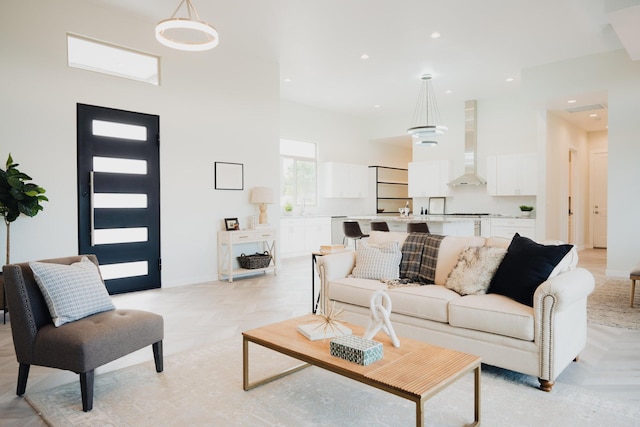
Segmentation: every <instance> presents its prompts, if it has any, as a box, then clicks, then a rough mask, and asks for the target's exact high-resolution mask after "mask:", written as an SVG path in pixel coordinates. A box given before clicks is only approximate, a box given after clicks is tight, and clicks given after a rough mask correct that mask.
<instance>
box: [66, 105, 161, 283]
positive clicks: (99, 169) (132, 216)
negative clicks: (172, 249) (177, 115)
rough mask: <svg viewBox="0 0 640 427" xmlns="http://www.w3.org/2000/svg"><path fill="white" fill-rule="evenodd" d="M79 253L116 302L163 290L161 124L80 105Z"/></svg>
mask: <svg viewBox="0 0 640 427" xmlns="http://www.w3.org/2000/svg"><path fill="white" fill-rule="evenodd" d="M77 121H78V130H77V133H78V134H77V138H78V251H79V253H80V254H87V253H93V254H96V255H97V256H98V260H99V261H100V270H101V272H102V275H103V277H104V279H105V283H106V285H107V289H108V290H109V293H110V294H116V293H122V292H131V291H138V290H144V289H152V288H159V287H160V285H161V283H160V148H159V140H160V137H159V132H160V119H159V117H158V116H154V115H149V114H142V113H134V112H130V111H122V110H114V109H111V108H104V107H95V106H91V105H84V104H78V106H77Z"/></svg>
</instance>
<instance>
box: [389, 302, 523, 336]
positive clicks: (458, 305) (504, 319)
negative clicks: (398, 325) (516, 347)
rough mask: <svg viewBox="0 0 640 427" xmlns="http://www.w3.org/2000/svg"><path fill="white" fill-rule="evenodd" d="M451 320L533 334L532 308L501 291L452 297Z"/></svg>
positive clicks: (506, 333) (462, 325)
mask: <svg viewBox="0 0 640 427" xmlns="http://www.w3.org/2000/svg"><path fill="white" fill-rule="evenodd" d="M394 308H395V307H394ZM449 324H450V325H451V326H456V327H459V328H465V329H473V330H477V331H484V332H489V333H493V334H499V335H504V336H507V337H513V338H517V339H521V340H526V341H533V338H534V318H533V309H532V308H531V307H528V306H526V305H524V304H520V303H519V302H516V301H514V300H512V299H510V298H507V297H505V296H503V295H498V294H486V295H467V296H464V297H460V298H458V299H454V300H452V301H451V302H449Z"/></svg>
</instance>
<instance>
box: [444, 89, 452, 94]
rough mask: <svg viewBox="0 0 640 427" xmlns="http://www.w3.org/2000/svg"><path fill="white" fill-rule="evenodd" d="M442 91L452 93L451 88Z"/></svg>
mask: <svg viewBox="0 0 640 427" xmlns="http://www.w3.org/2000/svg"><path fill="white" fill-rule="evenodd" d="M444 93H453V91H452V90H451V89H448V90H445V91H444Z"/></svg>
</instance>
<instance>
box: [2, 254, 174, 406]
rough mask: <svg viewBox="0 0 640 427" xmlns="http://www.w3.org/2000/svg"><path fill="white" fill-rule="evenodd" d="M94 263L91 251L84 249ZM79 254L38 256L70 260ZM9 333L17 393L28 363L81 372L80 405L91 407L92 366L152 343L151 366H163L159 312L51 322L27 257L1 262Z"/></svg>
mask: <svg viewBox="0 0 640 427" xmlns="http://www.w3.org/2000/svg"><path fill="white" fill-rule="evenodd" d="M84 256H86V257H87V258H89V259H90V260H91V261H92V262H93V263H95V264H96V265H98V259H97V257H96V256H95V255H84ZM81 258H82V256H71V257H66V258H55V259H48V260H43V261H41V262H50V263H57V264H66V265H70V264H72V263H74V262H78V261H80V260H81ZM3 277H4V282H5V291H6V295H7V302H8V305H9V310H10V319H9V320H10V323H11V333H12V335H13V346H14V348H15V351H16V358H17V360H18V363H19V364H20V367H19V372H18V387H17V390H16V393H17V394H18V396H22V395H23V394H24V393H25V390H26V387H27V377H28V376H29V368H30V367H31V365H37V366H47V367H50V368H57V369H64V370H68V371H72V372H75V373H77V374H79V375H80V390H81V394H82V410H83V411H85V412H88V411H90V410H91V409H92V408H93V380H94V370H95V369H96V368H97V367H99V366H102V365H104V364H106V363H108V362H111V361H113V360H116V359H118V358H120V357H122V356H125V355H127V354H129V353H132V352H134V351H136V350H139V349H141V348H143V347H146V346H148V345H151V346H152V347H153V357H154V361H155V366H156V371H157V372H162V370H163V357H162V340H163V338H164V319H163V318H162V316H160V315H157V314H154V313H150V312H147V311H140V310H129V309H116V310H112V311H106V312H102V313H98V314H94V315H92V316H88V317H85V318H83V319H80V320H76V321H74V322H70V323H66V324H64V325H62V326H60V327H57V328H56V327H55V326H54V325H53V322H52V320H51V315H50V313H49V309H48V307H47V304H46V302H45V300H44V297H43V296H42V293H41V292H40V288H39V287H38V284H37V283H36V281H35V279H34V277H33V272H32V271H31V268H30V267H29V263H21V264H11V265H5V266H4V267H3Z"/></svg>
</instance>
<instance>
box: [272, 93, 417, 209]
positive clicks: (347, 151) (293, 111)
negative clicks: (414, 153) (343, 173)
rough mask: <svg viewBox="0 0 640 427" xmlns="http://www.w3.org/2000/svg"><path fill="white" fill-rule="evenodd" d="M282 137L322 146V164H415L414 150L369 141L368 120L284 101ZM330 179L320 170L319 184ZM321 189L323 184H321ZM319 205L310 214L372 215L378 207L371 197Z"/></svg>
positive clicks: (324, 201) (321, 200) (321, 201)
mask: <svg viewBox="0 0 640 427" xmlns="http://www.w3.org/2000/svg"><path fill="white" fill-rule="evenodd" d="M280 111H281V115H280V135H281V137H282V138H283V139H292V140H297V141H305V142H313V143H316V144H317V145H318V164H322V163H324V162H340V163H351V164H357V165H364V166H371V165H379V166H391V167H400V168H406V167H407V165H408V163H409V162H410V161H411V147H410V146H403V145H397V144H391V143H387V142H382V141H373V140H371V139H369V135H370V128H369V127H368V123H367V122H366V121H365V120H362V119H359V118H357V117H353V116H345V115H340V114H336V113H333V112H330V111H326V110H322V109H318V108H313V107H309V106H306V105H301V104H296V103H293V102H290V101H286V100H283V101H281V103H280ZM325 179H327V177H325V176H322V168H319V172H318V182H319V183H320V184H322V182H323V180H325ZM319 187H320V189H321V188H322V185H319ZM318 194H319V196H320V197H319V198H318V206H317V207H315V208H308V209H307V213H315V214H326V215H371V214H375V204H374V202H373V201H372V198H373V197H375V195H374V194H370V195H369V197H368V198H366V199H334V198H325V197H322V191H321V190H320V191H319V193H318Z"/></svg>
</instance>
